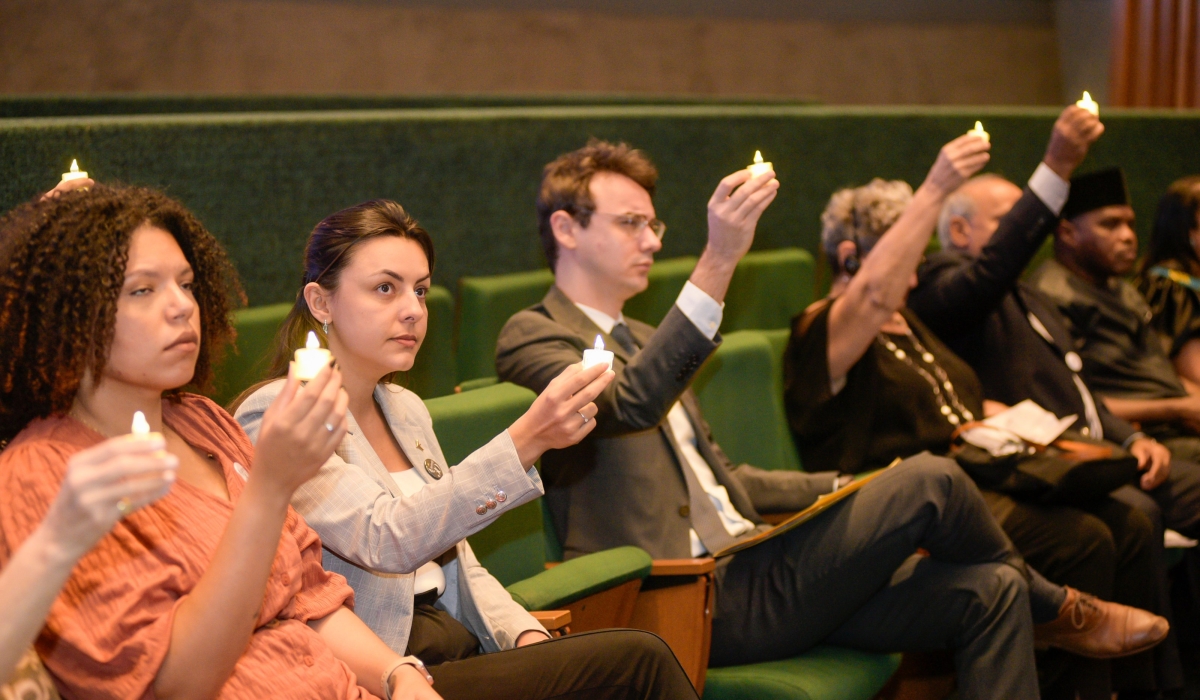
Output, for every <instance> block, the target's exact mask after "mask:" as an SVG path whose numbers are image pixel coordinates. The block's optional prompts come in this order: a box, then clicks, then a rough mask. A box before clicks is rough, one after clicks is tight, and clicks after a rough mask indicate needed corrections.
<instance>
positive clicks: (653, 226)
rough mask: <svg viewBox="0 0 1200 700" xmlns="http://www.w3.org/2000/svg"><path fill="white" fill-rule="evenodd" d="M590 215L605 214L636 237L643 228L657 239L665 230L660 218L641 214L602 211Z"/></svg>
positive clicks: (665, 227) (659, 238)
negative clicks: (648, 230)
mask: <svg viewBox="0 0 1200 700" xmlns="http://www.w3.org/2000/svg"><path fill="white" fill-rule="evenodd" d="M592 216H607V217H609V218H610V219H612V220H613V223H614V224H616V225H617V226H619V227H620V228H622V229H624V230H625V233H628V234H629V235H630V236H633V237H637V236H638V235H640V234H641V233H642V230H643V229H647V228H648V229H650V233H653V234H654V237H655V238H657V239H658V240H660V241H661V240H662V237H663V234H665V233H666V232H667V225H666V224H665V223H663V221H662V220H661V219H650V218H647V217H645V216H642V215H641V214H609V213H607V212H602V211H594V212H592Z"/></svg>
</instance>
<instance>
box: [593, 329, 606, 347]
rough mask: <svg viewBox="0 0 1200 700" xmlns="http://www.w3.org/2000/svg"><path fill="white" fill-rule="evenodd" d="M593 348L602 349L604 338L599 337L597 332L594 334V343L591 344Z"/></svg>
mask: <svg viewBox="0 0 1200 700" xmlns="http://www.w3.org/2000/svg"><path fill="white" fill-rule="evenodd" d="M593 349H594V350H603V349H604V338H601V337H600V334H599V333H597V334H596V344H595V345H594V346H593Z"/></svg>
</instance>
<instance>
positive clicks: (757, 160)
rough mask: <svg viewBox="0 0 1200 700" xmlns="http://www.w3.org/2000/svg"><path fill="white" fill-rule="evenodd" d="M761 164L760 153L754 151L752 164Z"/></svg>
mask: <svg viewBox="0 0 1200 700" xmlns="http://www.w3.org/2000/svg"><path fill="white" fill-rule="evenodd" d="M761 162H763V159H762V151H755V152H754V164H755V165H757V164H759V163H761Z"/></svg>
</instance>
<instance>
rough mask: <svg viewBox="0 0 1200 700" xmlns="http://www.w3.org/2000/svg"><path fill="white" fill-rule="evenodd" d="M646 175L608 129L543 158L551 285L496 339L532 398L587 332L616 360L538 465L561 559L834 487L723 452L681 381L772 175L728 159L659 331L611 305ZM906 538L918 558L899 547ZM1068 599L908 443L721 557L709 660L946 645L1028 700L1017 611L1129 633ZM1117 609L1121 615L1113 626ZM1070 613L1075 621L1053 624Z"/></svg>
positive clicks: (627, 263) (647, 188) (645, 194)
mask: <svg viewBox="0 0 1200 700" xmlns="http://www.w3.org/2000/svg"><path fill="white" fill-rule="evenodd" d="M656 177H657V172H656V171H655V169H654V167H653V165H651V164H650V162H649V161H648V160H647V159H646V158H645V157H644V156H643V155H642V154H641V153H640V152H638V151H635V150H633V149H631V148H629V147H628V146H625V145H624V144H620V145H612V144H608V143H604V142H592V143H589V144H588V146H587V147H585V148H582V149H580V150H578V151H575V152H572V153H568V154H566V155H564V156H561V157H560V158H559V159H558V160H556V161H554V162H553V163H551V164H549V165H548V166H547V167H546V170H545V174H544V177H543V180H542V185H541V190H540V192H539V196H538V214H539V223H540V229H541V236H542V243H543V247H544V249H545V251H546V254H547V257H548V259H549V261H550V265H551V267H552V268H553V270H554V272H555V286H554V287H552V288H551V290H550V292H549V293H548V294H547V295H546V297H545V299H544V300H543V301H542V303H541V304H538V305H537V306H534V307H531V308H530V309H526V310H525V311H522V312H520V313H518V314H516V315H515V316H513V318H512V319H510V320H509V322H508V324H507V325H506V326H505V328H504V330H503V331H502V332H501V335H500V338H499V340H498V342H497V351H496V366H497V370H498V373H499V375H500V377H501V378H502V379H504V380H507V381H512V382H515V383H517V384H521V385H523V386H526V387H529V388H531V389H533V390H534V391H541V390H542V389H543V388H545V386H546V384H547V383H548V382H549V380H550V379H551V378H552V377H553V376H555V375H556V374H557V373H558V372H560V371H562V369H563V368H564V367H565V366H567V365H569V364H572V363H575V362H578V361H579V359H580V356H581V355H582V353H583V351H584V350H585V349H586V348H590V347H592V344H593V342H594V339H595V338H596V336H597V335H599V336H600V337H601V339H602V340H604V342H605V345H606V347H609V348H611V349H613V351H614V352H615V353H616V359H615V362H614V365H613V369H614V371H615V372H616V374H617V378H616V379H615V380H614V381H613V382H612V384H611V385H610V386H609V387H608V388H607V389H606V390H605V392H604V393H603V394H602V395H601V396H600V397H598V398H597V399H596V402H595V403H596V406H597V407H598V413H597V415H596V421H597V425H596V429H595V430H594V431H593V432H592V434H590V435H589V436H588V438H586V439H585V440H584V441H583V442H581V443H580V444H579V445H577V446H575V447H573V448H571V449H568V450H561V451H551V452H547V453H546V455H545V456H544V457H543V459H542V474H543V479H544V481H545V484H546V498H547V501H548V504H549V507H550V511H551V514H552V517H553V519H554V524H555V527H556V530H557V532H558V535H559V537H560V539H561V540H562V542H563V547H564V551H565V553H566V556H568V557H571V556H578V555H580V554H584V553H587V552H592V551H597V550H600V549H604V548H607V547H614V546H620V545H636V546H639V547H642V548H643V549H645V550H647V551H648V552H650V554H651V556H654V557H657V558H678V557H688V556H699V555H702V554H704V553H706V552H715V551H718V550H720V549H722V548H723V547H725V546H727V545H729V544H733V543H736V542H737V541H739V540H742V539H744V538H746V537H749V536H751V535H752V534H753V533H755V532H758V531H760V530H761V529H762V528H763V527H764V526H763V524H762V520H761V518H760V517H759V511H758V508H759V507H766V505H767V501H768V499H774V502H773V503H771V504H770V505H771V506H773V507H775V506H786V507H799V506H801V505H803V504H805V503H807V502H809V501H811V500H812V499H813V497H814V496H815V495H816V494H817V493H820V492H822V491H828V490H832V489H834V488H836V487H837V486H840V485H841V484H842V481H841V480H840V479H838V480H836V481H835V476H836V475H835V474H833V473H829V472H826V473H823V474H816V475H812V474H810V475H803V474H795V473H792V474H789V473H780V472H763V471H760V470H756V469H753V468H751V467H749V466H746V465H742V466H734V465H732V464H730V462H729V460H728V459H727V458H726V457H725V455H724V454H723V453H722V452H721V450H720V448H719V447H718V446H717V444H716V443H715V442H714V441H713V439H712V436H711V434H710V433H709V430H708V426H707V425H706V424H705V422H704V420H703V417H702V416H701V415H700V411H699V408H698V406H697V404H696V401H695V398H694V397H693V395H692V394H691V391H690V390H689V388H688V387H689V384H690V383H691V381H692V378H693V376H694V374H695V372H696V370H697V369H698V368H699V367H700V365H701V364H702V363H703V362H704V360H705V359H706V358H707V357H708V356H709V355H711V354H712V352H713V351H714V350H715V349H716V347H717V345H718V344H719V343H720V337H719V335H718V334H717V329H718V328H719V326H720V321H721V312H722V304H721V302H722V299H723V298H724V296H725V292H726V289H727V288H728V285H729V280H730V278H731V277H732V274H733V270H734V268H735V267H736V265H737V262H738V260H739V259H740V258H741V257H742V256H743V255H744V254H745V253H746V251H747V250H749V248H750V244H751V242H752V240H753V235H754V229H755V226H756V225H757V221H758V218H759V216H760V214H761V213H762V211H763V210H764V209H765V208H766V207H767V205H769V204H770V202H771V200H773V199H774V196H775V192H776V191H777V188H778V186H779V185H778V182H777V181H775V180H774V174H773V173H764V174H760V175H758V176H755V177H751V175H750V173H749V172H747V171H739V172H737V173H734V174H733V175H730V176H728V177H726V178H724V179H723V180H722V181H721V183H720V184H719V185H718V186H717V189H716V191H715V192H714V194H713V196H712V198H711V199H710V201H709V206H708V211H709V216H708V222H709V235H708V244H707V245H706V247H705V250H704V253H703V254H702V255H701V257H700V260H699V262H698V263H697V265H696V268H695V270H694V271H693V273H692V276H691V279H690V281H689V283H688V284H687V285H685V287H684V290H683V291H682V292H681V293H680V295H679V298H678V300H677V302H676V304H675V305H674V306H673V307H672V309H671V310H670V311H669V312H668V314H667V316H666V317H665V318H664V319H663V321H662V323H661V324H660V325H659V326H658V328H657V329H655V328H653V327H651V326H649V325H646V324H643V323H639V322H636V321H632V320H628V319H625V318H624V317H623V316H622V313H621V309H622V307H623V305H624V303H625V301H626V300H628V299H629V298H630V297H632V296H634V295H635V294H637V293H638V292H639V291H641V290H643V289H645V287H646V285H647V277H646V275H647V272H648V271H649V268H650V265H651V264H652V262H653V255H654V253H655V252H657V251H658V250H659V249H660V248H661V243H660V239H661V236H662V234H663V232H664V230H665V226H664V225H663V224H662V222H660V221H658V220H657V219H656V218H655V212H654V206H653V202H652V199H651V197H652V195H653V192H654V186H655V180H656ZM788 500H790V501H791V503H788V502H787V501H788ZM918 548H923V549H925V550H927V551H928V552H930V553H931V556H929V557H925V558H921V557H914V556H913V553H914V552H915V551H916V550H917V549H918ZM1064 601H1065V592H1064V591H1063V590H1062V589H1061V588H1058V587H1056V586H1053V585H1052V584H1049V583H1048V582H1046V581H1045V580H1044V579H1042V578H1041V577H1040V576H1038V575H1037V574H1036V573H1035V572H1032V571H1031V570H1029V569H1028V567H1026V566H1025V564H1024V562H1023V561H1022V560H1021V559H1020V557H1019V555H1017V554H1016V552H1015V551H1014V549H1013V548H1012V545H1011V543H1009V542H1008V540H1007V538H1006V537H1005V536H1004V534H1003V532H1002V531H1001V530H1000V528H999V526H998V525H997V524H996V523H995V520H994V519H993V518H992V517H991V515H990V513H989V512H988V510H987V507H986V505H985V504H984V502H983V500H982V497H981V496H980V494H979V491H978V490H977V489H976V488H975V486H974V484H973V483H971V481H970V479H969V478H967V477H966V475H965V474H963V473H962V472H961V470H959V469H958V467H957V466H956V465H954V464H953V462H951V461H949V460H944V459H939V458H936V457H932V456H929V455H921V456H918V457H914V458H912V459H910V460H907V461H906V462H905V463H903V464H901V465H899V466H897V467H895V468H893V469H892V470H891V471H889V472H887V473H885V474H883V475H881V476H880V477H879V478H878V479H877V480H876V482H875V483H872V484H870V485H868V486H867V487H866V488H864V489H863V490H861V491H859V492H857V493H856V494H854V495H852V496H851V497H849V498H847V499H846V500H844V501H843V502H841V503H840V504H838V505H836V506H834V507H833V508H831V509H830V511H829V512H827V513H824V514H823V515H821V516H820V517H818V518H817V519H815V520H813V521H811V522H809V523H806V524H804V525H802V526H800V527H798V528H796V529H795V530H792V531H791V532H789V533H787V534H785V535H782V536H779V537H776V538H774V539H771V540H769V541H767V542H765V543H763V544H760V545H757V546H755V547H752V548H750V549H747V550H745V551H742V552H740V553H738V554H735V555H732V556H728V557H723V558H722V559H720V560H719V562H718V568H717V572H716V602H715V609H714V614H713V640H712V653H711V658H710V663H711V664H713V665H717V666H720V665H728V664H738V663H749V662H755V661H766V660H770V659H778V658H786V657H788V656H792V655H794V654H796V653H799V652H802V651H804V650H805V649H808V648H810V647H811V646H813V645H815V644H817V643H819V642H822V641H826V642H829V643H833V644H841V645H844V646H849V647H854V648H859V649H871V650H891V651H895V650H905V649H929V648H952V649H954V650H955V652H956V661H957V665H958V670H959V676H958V678H959V682H960V684H961V688H962V692H963V693H964V695H966V696H970V697H1012V698H1032V697H1037V680H1036V671H1035V668H1034V661H1033V652H1032V644H1033V630H1032V620H1031V615H1030V612H1029V611H1030V607H1031V606H1032V608H1033V610H1034V612H1033V617H1034V618H1036V619H1038V620H1039V621H1047V622H1049V621H1051V620H1053V622H1051V623H1050V625H1049V626H1048V627H1047V637H1045V639H1046V640H1047V641H1048V642H1049V643H1051V644H1055V645H1058V646H1063V647H1070V648H1075V649H1084V648H1090V649H1092V651H1091V653H1101V654H1108V655H1116V654H1120V653H1123V651H1127V650H1128V649H1129V644H1130V642H1131V638H1130V636H1129V635H1133V636H1136V635H1138V634H1143V633H1144V632H1145V628H1143V627H1141V626H1140V625H1141V622H1138V621H1137V620H1140V618H1136V619H1135V617H1126V616H1127V615H1129V614H1130V612H1131V611H1130V609H1129V608H1124V607H1122V606H1114V605H1112V604H1107V603H1101V604H1100V606H1101V608H1097V609H1096V610H1095V611H1094V612H1085V611H1083V610H1082V609H1079V608H1076V607H1070V606H1067V605H1065V603H1064ZM1117 610H1120V613H1119V616H1120V617H1121V618H1122V620H1129V621H1131V622H1132V623H1133V628H1130V629H1127V630H1124V631H1121V632H1118V631H1117V627H1118V626H1121V625H1122V624H1124V623H1123V622H1122V623H1119V624H1118V623H1114V620H1115V618H1116V617H1117V616H1118V615H1115V614H1114V613H1115V612H1116V611H1117ZM1073 611H1074V612H1079V613H1081V614H1083V615H1084V616H1085V618H1086V620H1085V622H1084V628H1085V629H1084V630H1082V631H1079V630H1075V631H1073V632H1071V633H1068V632H1067V629H1068V628H1070V627H1071V624H1070V622H1069V619H1068V618H1069V617H1070V614H1071V612H1073ZM1064 615H1065V617H1064ZM1055 625H1057V626H1058V627H1055ZM1134 628H1137V629H1134ZM1055 630H1057V631H1055ZM1138 630H1140V631H1138ZM1103 641H1107V642H1109V644H1108V645H1107V646H1105V645H1104V644H1103V643H1102V642H1103ZM1101 646H1104V647H1105V648H1104V649H1103V650H1101V648H1100V647H1101Z"/></svg>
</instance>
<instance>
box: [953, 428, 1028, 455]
mask: <svg viewBox="0 0 1200 700" xmlns="http://www.w3.org/2000/svg"><path fill="white" fill-rule="evenodd" d="M962 439H963V440H966V441H967V442H969V443H971V444H972V445H974V446H976V447H978V448H980V449H983V450H987V451H988V452H989V453H990V454H991V455H992V456H993V457H1003V456H1004V455H1011V454H1015V453H1017V452H1021V451H1023V450H1024V449H1025V441H1024V440H1022V439H1021V438H1019V437H1017V436H1016V435H1014V434H1013V433H1010V432H1009V431H1007V430H1001V429H1000V428H993V427H992V426H990V425H977V426H975V427H974V428H970V429H968V430H964V431H963V433H962Z"/></svg>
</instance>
